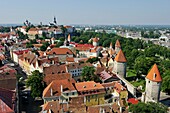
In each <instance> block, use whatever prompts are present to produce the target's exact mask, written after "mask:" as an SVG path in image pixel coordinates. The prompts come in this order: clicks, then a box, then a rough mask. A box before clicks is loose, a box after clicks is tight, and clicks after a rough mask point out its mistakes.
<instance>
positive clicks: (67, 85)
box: [43, 79, 75, 97]
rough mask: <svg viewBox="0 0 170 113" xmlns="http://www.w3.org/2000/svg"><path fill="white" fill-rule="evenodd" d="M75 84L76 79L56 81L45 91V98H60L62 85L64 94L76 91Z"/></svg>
mask: <svg viewBox="0 0 170 113" xmlns="http://www.w3.org/2000/svg"><path fill="white" fill-rule="evenodd" d="M73 83H75V80H74V79H71V80H70V79H64V80H54V81H52V82H51V83H50V84H49V85H48V86H47V87H46V88H45V89H44V91H43V97H51V96H60V95H61V85H62V87H63V92H64V91H72V90H75V88H74V86H73ZM51 93H52V94H51Z"/></svg>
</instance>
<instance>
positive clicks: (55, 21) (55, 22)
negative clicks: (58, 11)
mask: <svg viewBox="0 0 170 113" xmlns="http://www.w3.org/2000/svg"><path fill="white" fill-rule="evenodd" d="M54 24H55V25H57V20H56V17H54Z"/></svg>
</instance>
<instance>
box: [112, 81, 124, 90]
mask: <svg viewBox="0 0 170 113" xmlns="http://www.w3.org/2000/svg"><path fill="white" fill-rule="evenodd" d="M114 88H115V90H116V91H117V92H118V93H120V92H121V91H125V90H126V88H125V87H124V86H123V85H122V84H120V83H119V82H115V85H114Z"/></svg>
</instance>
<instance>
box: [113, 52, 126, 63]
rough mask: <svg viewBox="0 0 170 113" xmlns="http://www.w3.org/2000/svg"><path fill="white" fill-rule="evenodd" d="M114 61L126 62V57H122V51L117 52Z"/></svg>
mask: <svg viewBox="0 0 170 113" xmlns="http://www.w3.org/2000/svg"><path fill="white" fill-rule="evenodd" d="M115 61H117V62H127V60H126V57H125V55H124V53H123V51H122V50H120V51H119V52H118V54H117V55H116V57H115Z"/></svg>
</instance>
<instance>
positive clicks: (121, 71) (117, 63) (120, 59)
mask: <svg viewBox="0 0 170 113" xmlns="http://www.w3.org/2000/svg"><path fill="white" fill-rule="evenodd" d="M126 62H127V60H126V57H125V55H124V53H123V51H122V50H121V49H120V50H119V52H118V54H117V55H116V57H115V60H114V68H113V72H114V73H116V74H118V75H120V76H122V77H125V76H126V65H127V64H126Z"/></svg>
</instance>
